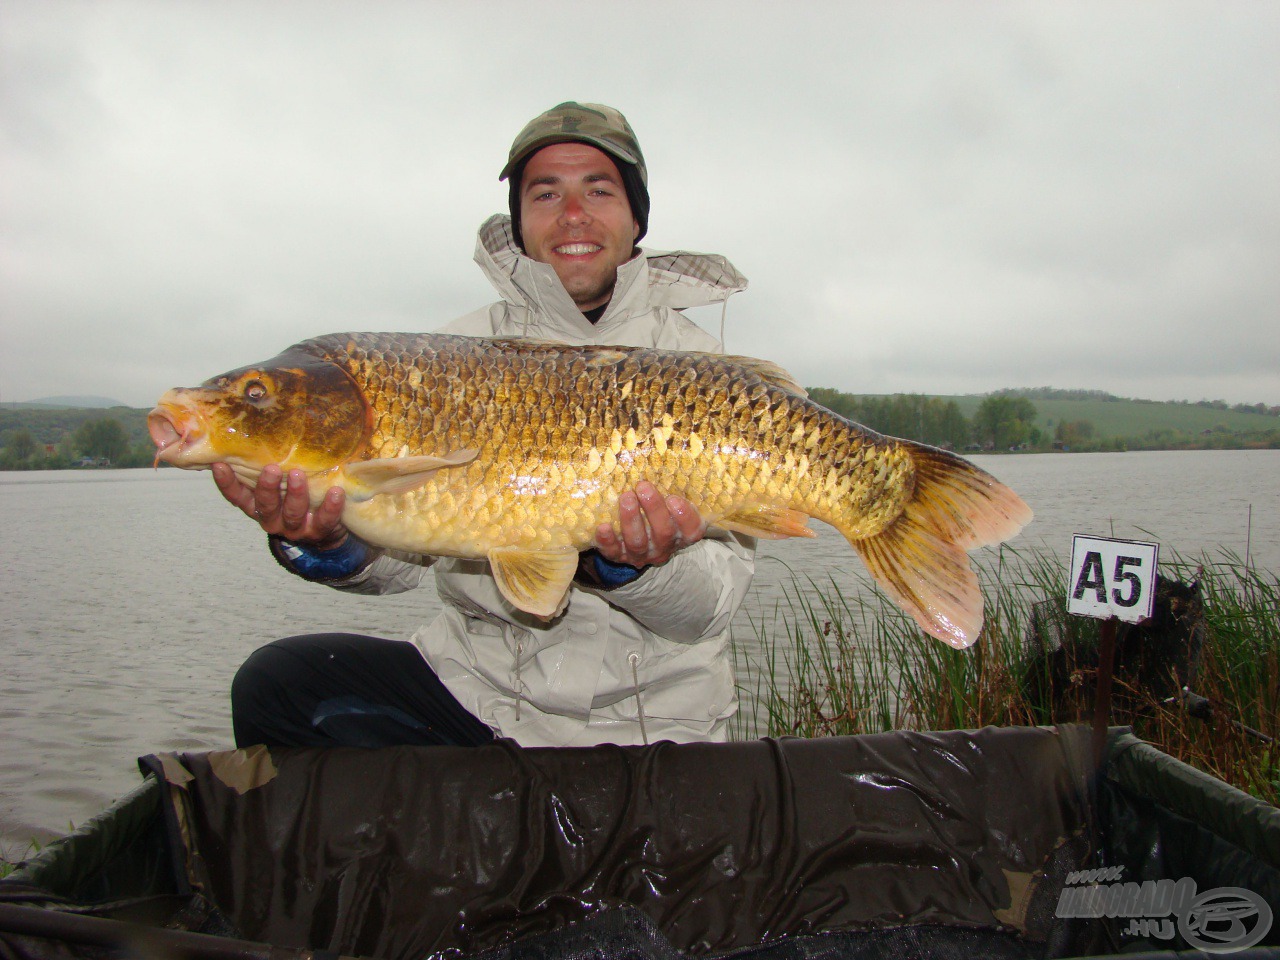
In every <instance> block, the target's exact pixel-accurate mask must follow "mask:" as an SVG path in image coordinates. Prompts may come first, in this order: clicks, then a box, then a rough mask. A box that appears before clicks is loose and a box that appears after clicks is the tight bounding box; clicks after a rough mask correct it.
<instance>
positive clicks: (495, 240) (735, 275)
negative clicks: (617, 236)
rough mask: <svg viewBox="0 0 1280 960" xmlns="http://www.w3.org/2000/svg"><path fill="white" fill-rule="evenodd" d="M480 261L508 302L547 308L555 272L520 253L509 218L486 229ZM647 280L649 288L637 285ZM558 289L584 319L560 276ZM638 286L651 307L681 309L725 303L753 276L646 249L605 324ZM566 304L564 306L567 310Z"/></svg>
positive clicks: (714, 260)
mask: <svg viewBox="0 0 1280 960" xmlns="http://www.w3.org/2000/svg"><path fill="white" fill-rule="evenodd" d="M475 261H476V263H477V264H479V266H480V269H481V270H483V271H484V274H485V276H486V277H488V278H489V282H490V283H492V284H493V285H494V287H495V288H496V289H497V291H498V293H499V294H500V295H501V296H502V298H503V299H504V300H508V301H510V302H512V303H516V304H520V305H522V306H527V307H530V308H532V307H534V306H535V304H537V303H540V302H541V303H543V305H544V306H545V301H546V299H547V295H546V291H547V289H548V287H549V286H551V284H549V283H548V277H550V278H555V271H554V270H553V269H552V268H551V266H550V265H549V264H545V263H539V262H538V261H536V260H533V259H530V258H529V257H527V256H525V255H524V254H523V253H522V252H521V251H520V248H519V247H517V246H516V244H515V238H514V237H513V235H512V232H511V217H510V216H508V215H507V214H505V213H499V214H494V215H493V216H492V217H490V218H489V219H488V220H486V221H485V222H484V223H483V224H481V225H480V230H479V233H478V235H477V237H476V252H475ZM642 279H643V280H647V281H648V282H647V284H637V282H636V281H639V280H642ZM554 287H557V288H559V297H560V298H562V299H563V300H564V301H565V304H567V305H568V307H569V309H570V310H571V311H572V312H574V313H578V314H579V315H581V312H580V311H578V309H577V307H576V306H574V305H573V301H572V300H570V298H569V295H568V293H567V292H565V290H564V288H563V286H561V285H560V284H559V281H558V278H557V279H556V283H555V284H554ZM637 287H640V288H644V287H647V293H648V296H647V300H648V305H649V306H654V307H672V308H674V309H677V310H681V309H685V308H687V307H702V306H707V305H708V304H714V303H723V302H724V301H725V300H727V299H728V298H729V297H731V296H732V295H733V294H735V293H738V292H740V291H742V290H745V289H746V288H747V278H746V277H744V276H743V275H742V274H741V273H739V272H738V271H737V269H736V268H735V267H734V266H733V264H732V263H730V262H729V261H728V260H727V259H725V258H724V257H722V256H719V255H718V254H714V253H692V252H690V251H687V250H646V249H644V248H643V247H641V248H640V252H639V254H638V255H637V256H635V257H633V258H632V259H631V260H628V261H627V262H626V263H625V264H623V265H622V266H621V267H619V268H618V286H617V288H616V289H615V292H614V298H613V301H612V302H611V303H610V305H609V309H608V310H606V311H605V316H604V317H603V318H601V322H605V321H606V320H607V319H608V318H609V316H610V315H611V314H613V313H614V312H615V309H614V308H615V306H617V305H619V304H618V302H619V301H621V300H625V299H631V297H630V292H631V291H632V290H633V289H635V288H637ZM565 304H559V305H558V306H560V307H561V308H564V306H565Z"/></svg>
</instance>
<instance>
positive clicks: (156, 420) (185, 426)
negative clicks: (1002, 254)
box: [147, 407, 202, 467]
mask: <svg viewBox="0 0 1280 960" xmlns="http://www.w3.org/2000/svg"><path fill="white" fill-rule="evenodd" d="M196 428H197V425H196V422H195V420H194V419H191V418H189V417H180V416H177V415H175V413H174V412H173V411H172V410H169V409H166V408H165V407H156V408H155V409H154V410H152V411H151V412H150V413H149V414H147V433H149V434H151V442H152V443H154V444H155V445H156V458H155V460H154V461H152V466H153V467H159V466H160V461H161V460H163V461H164V462H165V463H172V464H174V465H175V466H179V465H182V463H183V462H184V461H187V460H188V459H189V457H190V453H191V448H192V447H193V446H195V444H196V443H197V442H198V441H199V440H201V439H202V438H201V437H200V436H199V435H198V434H197V429H196Z"/></svg>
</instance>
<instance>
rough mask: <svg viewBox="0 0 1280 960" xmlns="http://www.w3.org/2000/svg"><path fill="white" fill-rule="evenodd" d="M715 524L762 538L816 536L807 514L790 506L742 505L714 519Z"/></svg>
mask: <svg viewBox="0 0 1280 960" xmlns="http://www.w3.org/2000/svg"><path fill="white" fill-rule="evenodd" d="M716 526H717V527H723V528H724V529H725V530H730V531H732V532H734V533H745V534H747V535H748V536H752V537H759V538H760V539H762V540H785V539H786V538H787V537H816V536H817V534H816V533H814V532H813V531H812V530H811V529H809V515H808V514H807V513H801V512H800V511H799V510H792V509H791V508H790V507H771V506H755V507H743V508H742V509H741V510H735V511H734V512H733V513H731V514H729V515H728V516H727V517H721V518H720V519H719V520H717V521H716Z"/></svg>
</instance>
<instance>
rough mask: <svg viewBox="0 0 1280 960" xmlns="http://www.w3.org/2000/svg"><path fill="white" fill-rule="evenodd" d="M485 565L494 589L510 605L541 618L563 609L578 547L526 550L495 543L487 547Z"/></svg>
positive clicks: (575, 566) (575, 570) (558, 613)
mask: <svg viewBox="0 0 1280 960" xmlns="http://www.w3.org/2000/svg"><path fill="white" fill-rule="evenodd" d="M489 567H490V569H492V570H493V578H494V580H496V581H497V583H498V589H499V590H500V591H501V592H502V595H503V596H504V597H506V598H507V601H508V602H509V603H511V604H512V606H514V607H517V608H518V609H520V610H523V611H525V612H526V613H531V614H533V615H534V616H535V617H539V618H541V619H543V620H552V619H554V618H555V617H558V616H559V615H560V614H561V613H563V612H564V608H565V606H566V604H567V603H568V597H569V584H570V583H571V582H572V580H573V575H574V574H575V573H577V572H578V551H577V550H575V549H573V547H563V548H561V549H558V550H530V549H528V548H526V547H495V548H494V549H492V550H490V551H489Z"/></svg>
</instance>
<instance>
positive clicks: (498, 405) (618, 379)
mask: <svg viewBox="0 0 1280 960" xmlns="http://www.w3.org/2000/svg"><path fill="white" fill-rule="evenodd" d="M148 422H149V427H150V431H151V436H152V438H153V439H154V441H155V443H156V446H157V447H158V455H157V460H164V461H167V462H168V463H172V464H174V465H176V466H180V467H188V468H201V467H208V466H209V465H210V464H213V463H216V462H219V461H224V462H226V463H228V464H230V465H231V467H232V469H233V470H235V472H236V473H237V474H238V475H239V476H240V477H241V478H242V479H243V480H244V481H245V482H247V483H249V484H255V483H256V482H257V479H258V476H259V475H260V473H261V471H262V468H263V467H264V466H266V465H267V464H269V463H278V464H279V465H280V466H281V467H282V468H283V469H285V470H289V469H292V468H297V467H300V468H301V469H302V470H304V471H305V472H306V473H307V475H308V478H309V488H310V493H311V498H312V502H313V503H316V504H318V503H319V502H320V500H321V498H322V497H323V496H324V492H325V490H327V489H328V488H329V487H330V486H333V485H337V486H340V487H342V488H344V489H345V490H346V492H347V501H346V507H345V511H344V513H343V517H342V519H343V522H344V523H345V524H346V525H347V527H348V528H349V529H350V530H351V531H352V532H353V533H355V534H356V535H357V536H359V537H360V538H362V539H364V540H366V541H368V542H369V543H372V544H375V545H378V546H381V547H386V548H391V549H395V550H405V551H411V552H414V553H420V554H426V555H430V556H453V557H471V558H486V559H488V561H489V563H490V566H491V568H492V570H493V573H494V576H495V578H496V580H497V583H498V587H499V588H500V589H501V591H502V594H503V596H504V597H506V598H507V600H509V601H510V602H511V603H512V604H514V605H515V606H516V607H518V608H519V609H521V610H525V611H527V612H530V613H532V614H535V615H537V616H539V617H543V618H551V617H553V616H555V615H557V614H558V613H559V612H560V611H561V610H562V608H563V604H564V602H565V598H566V597H567V595H568V590H569V586H570V581H571V580H572V578H573V575H574V573H575V571H576V570H577V566H578V553H579V551H581V550H584V549H586V548H587V547H589V546H590V545H591V543H592V542H593V539H594V535H595V530H596V527H597V525H598V524H600V523H602V522H613V521H615V520H616V517H617V500H618V496H619V495H620V494H621V493H623V492H624V491H627V490H631V489H634V487H635V485H636V483H637V482H638V481H640V480H649V481H651V482H652V483H653V484H654V485H655V486H656V487H657V488H658V489H659V490H661V491H662V492H664V493H667V494H676V495H678V496H681V497H684V498H685V499H687V500H688V501H689V502H690V503H692V504H693V505H694V507H696V508H697V509H698V511H699V512H700V513H701V514H702V516H703V518H704V519H705V520H706V521H707V523H708V524H713V525H716V526H719V527H722V528H725V529H728V530H733V531H738V532H742V533H747V534H751V535H753V536H756V537H766V538H780V537H811V536H813V535H814V534H813V531H812V530H810V529H809V527H808V525H807V524H808V519H809V518H810V517H814V518H817V519H819V520H822V521H825V522H826V523H829V524H831V525H832V526H834V527H835V528H836V529H837V530H839V531H840V532H841V533H842V534H844V536H845V537H846V538H847V539H848V540H849V542H850V543H851V544H852V545H853V546H854V548H855V549H856V550H857V551H858V553H859V554H860V555H861V556H862V559H863V560H864V562H865V563H866V565H867V567H868V568H869V569H870V570H871V573H872V574H873V575H874V577H875V578H876V580H877V581H879V583H880V584H881V585H882V586H883V587H884V588H885V590H886V591H887V592H888V593H889V594H890V595H891V596H892V597H893V598H894V599H895V600H896V601H897V602H898V604H899V605H901V606H902V608H903V609H904V610H906V611H907V612H908V613H909V614H910V615H911V616H912V617H914V618H915V620H916V622H917V623H919V624H920V626H921V627H922V628H923V629H924V630H925V632H927V633H929V634H932V635H933V636H935V637H938V638H939V639H941V640H944V641H946V642H947V643H949V644H951V645H952V646H955V647H966V646H968V645H969V644H971V643H973V641H974V640H975V639H976V638H977V635H978V631H979V630H980V629H981V626H982V594H981V591H980V590H979V587H978V580H977V577H976V576H975V575H974V573H973V570H972V569H971V568H970V566H969V560H968V557H967V556H966V554H965V551H966V550H969V549H973V548H975V547H979V546H983V545H986V544H994V543H999V542H1001V541H1003V540H1005V539H1007V538H1009V537H1011V536H1013V535H1014V534H1015V533H1017V532H1018V531H1019V530H1020V529H1021V528H1022V527H1023V525H1024V524H1026V523H1027V521H1029V520H1030V519H1031V511H1030V510H1029V509H1028V508H1027V506H1026V504H1024V503H1023V502H1022V500H1021V499H1019V497H1018V496H1017V495H1016V494H1015V493H1013V491H1011V490H1009V489H1008V488H1007V487H1005V486H1004V485H1003V484H1001V483H999V482H998V481H997V480H996V479H995V478H994V477H992V476H991V475H990V474H988V473H986V472H985V471H983V470H980V469H978V468H977V467H975V466H974V465H973V464H971V463H968V462H967V461H965V460H963V459H961V458H959V457H957V456H954V455H953V454H950V453H947V452H945V451H943V450H938V449H935V448H933V447H928V446H924V445H922V444H918V443H913V442H910V441H906V440H896V439H893V438H891V437H885V436H881V435H880V434H877V433H875V432H873V431H871V430H868V429H867V428H865V427H863V426H860V425H859V424H856V423H853V422H852V421H849V420H846V419H844V418H843V417H840V416H838V415H837V414H835V413H832V412H831V411H830V410H827V409H826V408H824V407H821V406H819V405H818V404H816V403H814V402H813V401H812V400H810V399H808V398H807V396H806V395H805V392H804V390H803V389H802V388H801V387H800V386H798V385H797V384H796V383H795V382H794V381H793V380H792V378H791V377H790V376H789V375H788V374H787V373H786V372H785V371H783V370H782V369H780V368H779V367H777V366H776V365H774V364H772V363H768V362H765V361H761V360H754V359H751V358H747V357H731V356H718V355H712V354H705V353H681V352H667V351H661V350H651V349H645V348H640V347H604V346H589V347H572V346H565V345H562V344H557V343H549V342H543V341H536V340H518V339H508V340H490V339H478V338H474V337H456V336H446V335H442V334H392V333H350V334H346V333H344V334H333V335H330V336H325V337H318V338H316V339H313V340H307V341H304V342H303V343H299V344H296V345H294V346H292V347H290V348H288V349H287V350H285V351H284V352H283V353H282V354H280V355H279V356H278V357H276V358H274V359H273V360H269V361H267V362H266V363H263V364H257V365H254V366H249V367H242V368H240V369H239V370H233V371H231V372H230V373H225V374H223V375H222V376H219V377H214V378H213V379H212V380H208V381H206V382H205V384H204V385H202V386H199V387H192V388H187V389H175V390H170V391H169V392H168V393H166V394H165V395H164V396H163V397H161V398H160V401H159V404H158V405H157V406H156V408H155V409H154V410H153V411H152V412H151V414H150V416H149V418H148Z"/></svg>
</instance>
